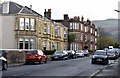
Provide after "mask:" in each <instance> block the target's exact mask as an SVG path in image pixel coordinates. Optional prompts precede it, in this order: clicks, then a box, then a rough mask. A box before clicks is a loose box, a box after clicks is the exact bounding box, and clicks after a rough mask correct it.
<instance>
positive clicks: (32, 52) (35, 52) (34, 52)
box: [27, 50, 37, 54]
mask: <svg viewBox="0 0 120 78" xmlns="http://www.w3.org/2000/svg"><path fill="white" fill-rule="evenodd" d="M27 54H37V51H34V50H32V51H27Z"/></svg>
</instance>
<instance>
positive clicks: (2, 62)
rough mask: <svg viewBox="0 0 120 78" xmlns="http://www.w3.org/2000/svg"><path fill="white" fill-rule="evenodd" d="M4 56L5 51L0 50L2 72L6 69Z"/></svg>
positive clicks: (6, 64)
mask: <svg viewBox="0 0 120 78" xmlns="http://www.w3.org/2000/svg"><path fill="white" fill-rule="evenodd" d="M5 54H6V53H5V50H0V69H2V70H7V69H8V63H7V58H5V57H4V55H5Z"/></svg>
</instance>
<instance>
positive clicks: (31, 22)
mask: <svg viewBox="0 0 120 78" xmlns="http://www.w3.org/2000/svg"><path fill="white" fill-rule="evenodd" d="M30 24H31V30H34V29H35V28H34V27H35V19H33V18H32V19H30Z"/></svg>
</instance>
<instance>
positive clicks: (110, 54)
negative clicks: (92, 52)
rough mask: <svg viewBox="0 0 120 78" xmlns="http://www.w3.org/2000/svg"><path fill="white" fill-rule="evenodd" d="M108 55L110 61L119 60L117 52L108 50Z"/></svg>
mask: <svg viewBox="0 0 120 78" xmlns="http://www.w3.org/2000/svg"><path fill="white" fill-rule="evenodd" d="M107 55H108V58H109V59H110V60H115V59H117V58H118V53H117V52H116V51H115V50H108V51H107Z"/></svg>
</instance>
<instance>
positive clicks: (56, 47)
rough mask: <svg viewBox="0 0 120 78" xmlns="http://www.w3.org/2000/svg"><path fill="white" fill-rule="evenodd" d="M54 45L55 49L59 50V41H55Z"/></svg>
mask: <svg viewBox="0 0 120 78" xmlns="http://www.w3.org/2000/svg"><path fill="white" fill-rule="evenodd" d="M54 46H55V49H56V50H58V43H57V42H55V43H54Z"/></svg>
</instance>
